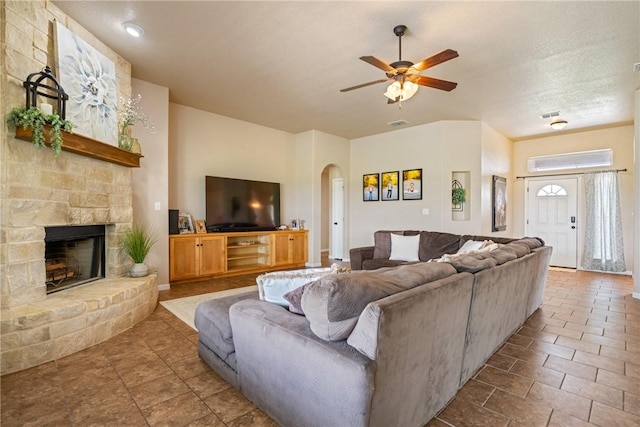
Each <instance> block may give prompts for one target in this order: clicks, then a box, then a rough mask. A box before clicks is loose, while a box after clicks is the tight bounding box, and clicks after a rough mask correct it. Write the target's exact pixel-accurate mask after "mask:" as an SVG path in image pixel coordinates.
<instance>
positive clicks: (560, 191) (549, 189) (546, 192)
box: [537, 184, 567, 197]
mask: <svg viewBox="0 0 640 427" xmlns="http://www.w3.org/2000/svg"><path fill="white" fill-rule="evenodd" d="M566 195H567V190H565V189H564V187H561V186H560V185H555V184H549V185H545V186H544V187H542V188H541V189H540V190H538V194H537V196H538V197H556V196H566Z"/></svg>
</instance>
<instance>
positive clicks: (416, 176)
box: [402, 169, 422, 200]
mask: <svg viewBox="0 0 640 427" xmlns="http://www.w3.org/2000/svg"><path fill="white" fill-rule="evenodd" d="M402 199H403V200H422V169H407V170H403V171H402Z"/></svg>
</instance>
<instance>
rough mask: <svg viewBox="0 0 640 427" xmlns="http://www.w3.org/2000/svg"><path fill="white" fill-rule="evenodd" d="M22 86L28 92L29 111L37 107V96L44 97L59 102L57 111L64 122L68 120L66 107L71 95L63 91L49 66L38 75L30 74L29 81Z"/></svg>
mask: <svg viewBox="0 0 640 427" xmlns="http://www.w3.org/2000/svg"><path fill="white" fill-rule="evenodd" d="M46 80H50V81H51V82H50V83H49V84H45V83H44V81H46ZM22 86H24V88H25V90H26V91H27V106H26V108H27V109H29V108H31V107H37V106H38V105H37V102H38V101H37V96H38V95H40V96H44V97H45V98H49V99H55V100H57V102H58V109H57V110H56V111H57V113H58V115H59V116H60V118H61V119H62V120H65V119H66V113H67V106H66V105H67V100H68V99H69V95H67V94H66V93H65V91H64V89H62V86H60V84H59V83H58V81H57V80H56V78H55V77H54V75H53V74H52V72H51V68H49V66H48V65H47V66H46V67H44V68H43V69H42V71H40V72H38V73H31V74H29V75H28V76H27V80H25V81H24V83H22Z"/></svg>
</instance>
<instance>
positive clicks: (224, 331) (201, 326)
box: [193, 290, 258, 369]
mask: <svg viewBox="0 0 640 427" xmlns="http://www.w3.org/2000/svg"><path fill="white" fill-rule="evenodd" d="M257 298H258V291H254V290H250V291H247V292H243V293H240V294H235V295H229V296H226V297H223V298H217V299H211V300H208V301H203V302H201V303H200V304H198V306H197V307H196V312H195V317H194V322H193V323H194V324H195V326H196V329H198V338H199V340H200V341H201V342H202V343H203V344H204V345H206V346H207V347H208V348H209V349H211V350H212V351H213V352H214V353H215V354H216V355H217V356H218V357H219V358H220V359H221V360H223V361H225V362H226V363H227V364H229V365H230V366H231V367H232V368H233V369H235V357H233V353H234V352H235V347H234V345H233V333H232V331H231V323H230V321H229V307H231V306H232V305H233V304H235V303H236V302H238V301H242V300H245V299H257Z"/></svg>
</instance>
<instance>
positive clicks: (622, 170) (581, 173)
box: [516, 168, 627, 179]
mask: <svg viewBox="0 0 640 427" xmlns="http://www.w3.org/2000/svg"><path fill="white" fill-rule="evenodd" d="M626 171H627V169H626V168H625V169H610V170H602V171H592V172H616V173H618V172H626ZM585 173H589V172H574V173H554V174H550V175H527V176H516V179H523V178H545V177H548V176H565V175H584V174H585Z"/></svg>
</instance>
